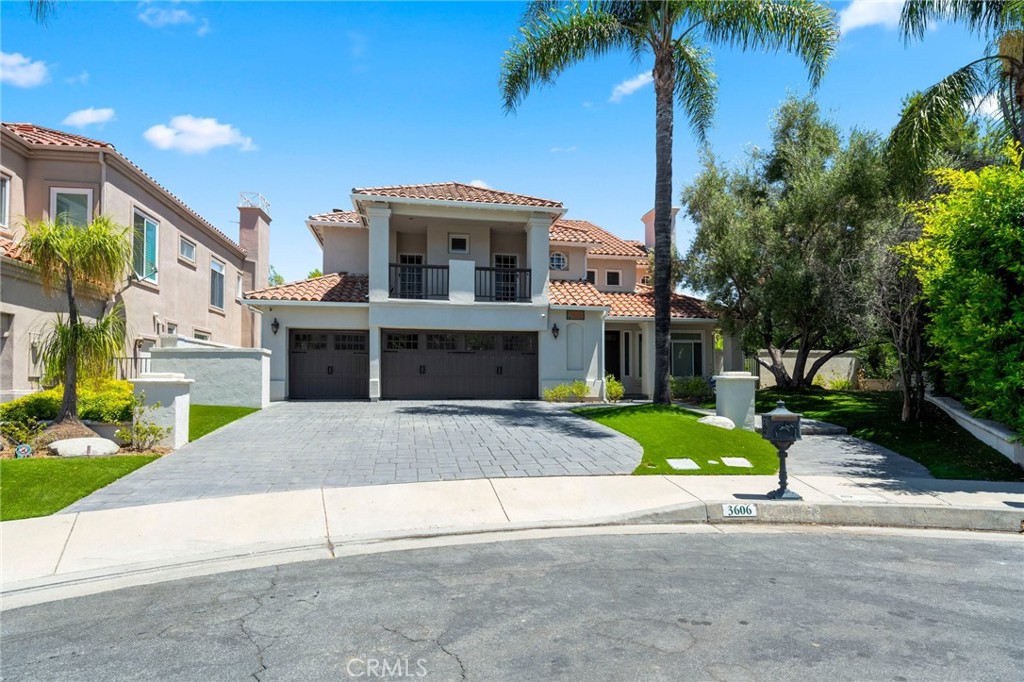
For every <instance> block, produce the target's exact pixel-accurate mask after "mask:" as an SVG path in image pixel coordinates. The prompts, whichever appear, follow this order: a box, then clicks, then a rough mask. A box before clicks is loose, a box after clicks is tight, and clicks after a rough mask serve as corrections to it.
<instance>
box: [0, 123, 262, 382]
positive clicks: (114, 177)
mask: <svg viewBox="0 0 1024 682" xmlns="http://www.w3.org/2000/svg"><path fill="white" fill-rule="evenodd" d="M240 204H241V205H240V206H239V213H240V229H239V240H238V243H236V242H234V241H233V240H232V239H230V238H229V237H228V236H227V235H225V234H224V233H223V232H221V231H220V230H218V229H216V228H215V227H214V226H213V225H211V224H210V223H209V222H208V221H206V220H205V219H204V218H203V217H202V216H200V215H199V214H197V213H196V212H195V211H193V210H192V209H190V208H189V207H188V206H187V205H185V203H184V202H182V201H181V200H180V199H179V198H178V197H176V196H175V195H174V194H172V193H171V192H170V191H168V190H167V189H166V188H165V187H163V186H162V185H160V184H159V183H158V182H157V181H156V180H154V179H153V178H152V177H150V176H149V175H148V174H147V173H146V172H145V171H143V170H142V169H141V168H139V167H138V166H136V165H135V164H133V163H132V162H131V161H129V160H128V159H127V158H125V157H124V156H123V155H122V154H121V153H120V152H118V151H117V149H115V148H114V146H113V145H112V144H110V143H108V142H101V141H99V140H94V139H90V138H87V137H82V136H80V135H74V134H71V133H67V132H63V131H59V130H52V129H49V128H43V127H41V126H36V125H33V124H29V123H3V124H0V399H3V398H10V397H12V396H16V395H19V394H22V393H26V392H30V391H33V390H36V389H38V388H39V378H40V373H41V370H42V367H41V365H40V362H39V357H38V346H39V340H40V338H41V337H42V335H43V333H44V332H45V330H46V326H47V324H49V322H50V321H51V320H52V319H53V318H54V315H55V313H60V312H65V313H66V309H67V302H66V300H65V299H64V297H63V296H54V297H50V296H47V295H45V294H44V293H43V291H42V290H41V287H40V285H39V280H38V277H37V276H36V273H35V272H34V269H33V267H32V265H31V263H30V262H29V261H28V259H27V257H26V256H25V254H24V253H23V252H22V250H21V249H20V247H19V240H20V239H21V237H22V235H23V234H24V226H25V223H26V221H37V220H53V219H55V218H56V217H57V216H58V215H63V216H65V217H66V219H68V220H71V221H75V222H86V221H89V220H91V219H92V218H94V217H96V216H100V215H105V216H109V217H110V218H111V219H113V220H114V222H116V223H118V224H120V225H124V226H126V227H128V228H130V229H129V235H130V238H131V239H132V241H133V244H132V246H133V263H132V268H131V273H130V275H129V276H128V277H127V278H126V279H125V281H124V283H123V286H121V287H120V290H119V291H118V293H117V294H116V295H115V297H114V300H115V301H122V302H123V303H124V309H125V315H126V322H127V328H128V336H129V338H128V344H127V345H128V347H127V348H126V349H125V356H126V357H139V356H145V355H146V353H147V351H148V349H149V348H150V347H151V346H152V345H154V344H155V343H156V342H157V340H158V338H159V336H160V335H161V334H178V335H181V336H189V337H194V338H197V339H201V340H207V341H212V342H218V343H224V344H229V345H232V346H259V343H260V336H259V334H260V323H259V312H258V311H257V310H255V309H253V308H249V307H247V306H245V305H244V304H243V303H242V302H241V295H242V292H243V291H246V290H250V289H253V288H254V287H257V286H259V285H260V284H261V283H265V282H266V281H267V272H268V269H269V260H268V259H269V229H270V216H269V206H268V204H267V203H266V201H265V200H263V199H262V197H259V196H258V195H243V200H242V201H241V202H240ZM111 303H113V301H101V300H97V299H96V298H92V299H91V300H89V298H88V294H87V295H86V300H83V301H82V308H83V312H84V314H85V315H86V316H90V317H95V316H96V315H98V314H100V312H101V311H102V310H103V309H104V308H105V307H108V308H109V306H110V304H111Z"/></svg>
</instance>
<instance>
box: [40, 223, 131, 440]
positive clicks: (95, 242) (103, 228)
mask: <svg viewBox="0 0 1024 682" xmlns="http://www.w3.org/2000/svg"><path fill="white" fill-rule="evenodd" d="M127 232H128V228H126V227H122V226H120V225H117V224H115V223H114V222H113V221H112V220H110V219H109V218H106V217H100V218H97V219H95V220H93V221H92V222H91V223H89V224H88V225H74V224H72V223H70V222H68V221H67V220H66V219H65V217H64V216H58V217H57V219H56V220H54V221H52V222H47V221H39V222H30V223H28V224H27V225H26V226H25V236H24V238H23V239H22V249H23V251H24V252H25V254H26V255H27V256H28V257H29V259H30V260H31V261H32V263H33V265H34V266H35V268H36V269H37V271H38V273H39V278H40V280H41V282H42V285H43V291H44V292H45V293H46V294H47V295H50V296H55V295H58V294H61V293H63V294H64V295H65V296H67V301H68V314H67V318H66V319H65V318H64V317H63V316H59V317H58V318H57V320H56V322H55V323H54V324H53V326H52V327H51V328H50V331H49V333H48V335H47V337H46V339H45V340H44V342H43V347H42V356H43V359H44V361H45V362H46V375H47V378H48V379H49V380H51V381H55V382H61V383H63V384H64V396H63V399H62V401H61V406H60V410H59V411H58V413H57V418H56V419H55V420H54V423H56V424H62V423H66V422H78V421H79V419H78V399H77V388H78V379H79V375H80V374H81V375H89V374H99V375H103V374H104V372H109V368H110V366H111V363H112V362H113V359H114V357H116V356H117V355H118V354H119V353H120V352H121V350H122V349H123V348H124V334H125V327H124V318H123V315H122V310H121V308H120V306H115V307H114V309H113V310H111V311H110V312H108V313H107V314H106V315H104V316H102V317H101V318H100V319H99V320H97V321H96V322H95V323H90V322H86V321H84V320H83V319H82V317H81V314H80V313H79V309H78V297H79V296H80V295H81V294H82V292H83V291H85V290H88V291H89V294H90V295H91V297H93V298H100V299H105V298H107V297H109V296H110V295H111V294H113V293H114V291H115V289H116V287H117V285H118V284H119V283H120V282H121V281H122V279H123V278H124V274H125V272H126V271H127V269H128V266H129V263H130V262H131V243H130V241H129V239H128V236H127Z"/></svg>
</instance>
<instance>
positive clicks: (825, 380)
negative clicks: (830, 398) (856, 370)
mask: <svg viewBox="0 0 1024 682" xmlns="http://www.w3.org/2000/svg"><path fill="white" fill-rule="evenodd" d="M811 384H812V385H813V386H817V387H818V388H824V389H826V390H829V391H852V390H854V389H856V388H857V385H856V383H855V382H854V381H853V380H852V379H847V378H846V377H841V376H839V375H838V374H836V373H835V372H829V374H828V376H825V375H824V374H822V373H820V372H819V373H818V374H815V375H814V381H812V382H811Z"/></svg>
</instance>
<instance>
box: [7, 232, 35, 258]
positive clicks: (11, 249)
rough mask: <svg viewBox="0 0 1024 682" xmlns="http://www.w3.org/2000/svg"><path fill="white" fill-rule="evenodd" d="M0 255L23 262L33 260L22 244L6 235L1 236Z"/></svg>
mask: <svg viewBox="0 0 1024 682" xmlns="http://www.w3.org/2000/svg"><path fill="white" fill-rule="evenodd" d="M0 256H5V257H7V258H10V259H11V260H17V261H21V262H22V263H31V262H32V259H31V258H29V257H28V256H27V255H26V254H25V252H24V251H23V250H22V248H21V244H19V243H18V242H16V241H13V240H11V239H7V238H6V237H0Z"/></svg>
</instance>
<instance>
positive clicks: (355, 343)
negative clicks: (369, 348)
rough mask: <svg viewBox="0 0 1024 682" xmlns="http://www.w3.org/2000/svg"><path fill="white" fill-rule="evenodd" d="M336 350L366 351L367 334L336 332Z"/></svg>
mask: <svg viewBox="0 0 1024 682" xmlns="http://www.w3.org/2000/svg"><path fill="white" fill-rule="evenodd" d="M334 350H354V351H360V352H362V351H365V350H366V335H365V334H335V335H334Z"/></svg>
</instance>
